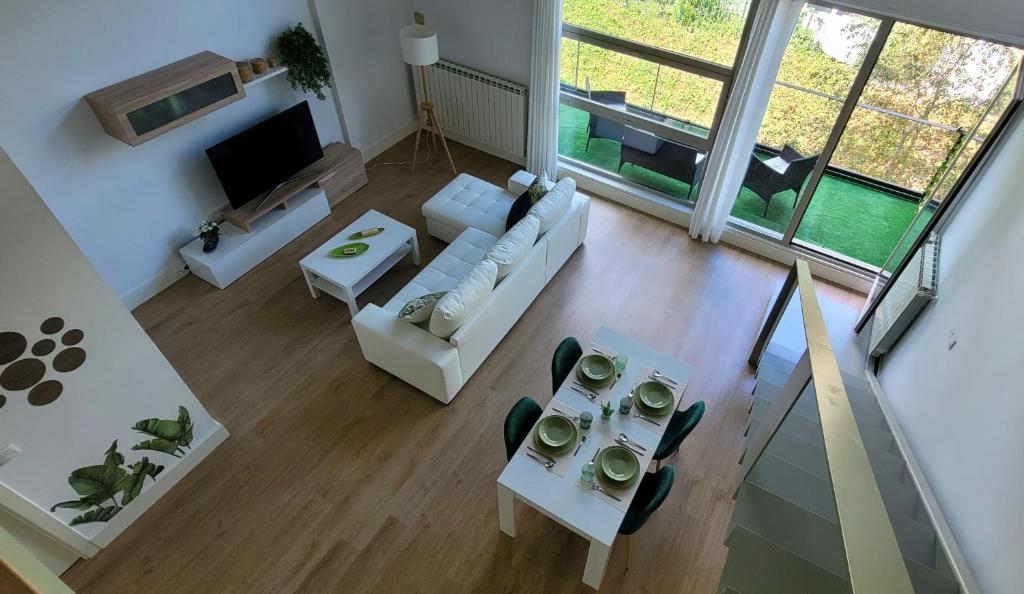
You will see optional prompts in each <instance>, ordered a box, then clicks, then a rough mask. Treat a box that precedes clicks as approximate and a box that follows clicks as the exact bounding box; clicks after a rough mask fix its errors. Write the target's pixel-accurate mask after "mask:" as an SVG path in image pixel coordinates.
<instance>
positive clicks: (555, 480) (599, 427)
mask: <svg viewBox="0 0 1024 594" xmlns="http://www.w3.org/2000/svg"><path fill="white" fill-rule="evenodd" d="M591 345H596V346H598V348H600V347H604V348H605V349H607V350H611V351H614V352H615V353H616V354H625V355H628V356H629V362H628V363H627V365H626V368H625V369H624V370H623V374H622V378H620V379H618V380H617V381H616V382H615V384H614V385H613V386H612V388H611V389H610V390H608V391H604V392H602V393H601V395H600V396H599V397H598V398H597V401H596V402H595V401H591V400H590V399H588V398H587V397H585V396H583V395H582V394H580V393H578V392H576V391H574V390H572V389H570V385H571V383H572V381H573V379H574V377H575V371H574V372H573V373H570V374H569V377H568V378H566V380H565V382H564V383H563V384H562V386H560V387H559V389H558V390H557V391H556V392H555V394H554V397H553V398H552V399H551V402H550V403H549V404H548V407H547V409H550V408H551V407H552V406H557V405H558V404H559V403H562V404H564V405H565V406H567V407H570V408H573V409H575V410H577V411H581V412H582V411H589V412H591V413H592V414H593V415H594V421H593V424H592V426H591V428H590V429H589V431H587V432H585V433H587V440H586V441H585V442H584V443H583V445H582V446H581V447H580V449H579V451H578V452H576V455H575V456H573V459H572V462H571V466H570V467H569V469H568V471H567V472H566V473H565V476H558V475H557V474H555V473H554V472H551V471H549V470H548V469H546V468H545V467H544V466H542V465H540V464H538V463H537V462H535V461H533V460H531V459H530V458H528V457H526V456H523V455H514V456H512V459H511V460H509V462H508V464H507V465H506V466H505V469H504V470H503V471H502V473H501V475H500V476H499V477H498V521H499V525H500V528H501V531H502V532H504V533H505V534H507V535H509V536H510V537H512V538H515V536H516V522H515V500H516V499H518V500H519V501H522V502H524V503H526V504H527V505H529V506H530V507H532V508H534V509H536V510H538V511H540V512H541V513H543V514H544V515H546V516H548V517H549V518H551V519H553V520H555V521H556V522H558V523H559V524H562V525H563V526H565V527H566V528H569V529H570V530H572V531H573V532H575V533H577V534H579V535H580V536H582V537H583V538H586V539H587V540H589V541H590V551H589V553H588V554H587V564H586V567H585V568H584V570H583V583H584V584H587V585H588V586H590V587H592V588H594V589H597V588H598V587H599V586H600V585H601V579H602V578H603V577H604V572H605V568H606V566H607V564H608V558H609V556H610V554H611V549H612V545H613V544H614V542H615V537H616V535H617V534H618V532H619V526H620V525H621V524H622V520H623V518H624V517H625V515H626V512H625V511H624V510H622V509H619V508H618V507H616V506H614V505H613V504H612V502H610V501H608V500H605V499H603V497H604V495H601V494H595V493H591V492H588V491H586V490H584V489H583V488H581V486H580V484H579V477H580V471H581V469H582V467H583V464H584V463H586V462H587V461H588V460H590V459H591V458H592V457H593V456H594V454H595V452H596V450H597V449H598V448H599V447H602V445H608V443H607V442H608V441H609V440H610V439H612V438H613V437H614V436H618V435H619V433H625V434H626V435H628V436H629V438H630V439H631V440H633V441H635V442H637V443H639V444H641V445H642V446H644V447H645V448H646V450H647V451H646V453H645V454H644V455H642V456H638V459H639V460H640V467H641V469H646V468H647V467H648V466H649V465H650V462H651V458H652V456H653V454H654V450H655V448H656V447H657V445H658V442H659V441H660V439H661V436H660V435H658V434H657V433H655V432H654V431H652V430H651V429H652V425H650V424H648V423H647V422H646V421H643V420H641V419H636V418H633V417H632V416H627V415H622V414H619V412H618V404H619V400H620V399H621V398H622V397H623V396H626V395H627V394H629V392H630V389H631V388H632V387H633V385H634V384H635V383H636V382H639V381H646V380H647V379H648V378H647V377H646V376H645V377H643V378H641V375H642V372H643V371H644V369H647V368H652V369H657V370H658V371H659V372H661V373H662V374H664V375H665V376H667V377H670V378H672V379H674V380H676V381H677V382H679V384H680V385H681V386H684V385H685V384H687V383H688V382H689V380H690V375H691V369H690V366H689V365H687V364H686V363H684V362H682V361H680V360H678V359H675V358H673V357H670V356H668V355H665V354H663V353H661V352H658V351H657V350H655V349H653V348H651V347H649V346H647V345H645V344H642V343H640V342H637V341H635V340H633V339H631V338H628V337H625V336H623V335H621V334H619V333H617V332H615V331H614V330H611V329H609V328H606V327H603V326H602V327H601V329H600V330H598V332H597V334H596V335H595V336H594V338H593V339H592V340H591V341H590V342H588V343H583V344H582V345H581V346H582V347H583V352H584V353H587V352H588V351H589V350H590V346H591ZM683 395H684V397H685V395H686V394H685V392H684V394H683ZM604 400H610V401H611V403H612V406H614V407H615V409H616V410H615V412H614V413H613V414H612V416H611V418H610V419H608V420H603V419H602V418H601V408H600V402H601V401H604ZM679 400H680V401H681V400H683V399H682V398H680V399H679ZM677 404H678V406H677V409H678V408H681V407H682V402H678V403H677ZM545 412H547V410H546V411H545ZM670 418H671V417H664V419H663V420H662V422H663V423H667V422H668V419H670ZM527 439H531V438H529V437H528V438H527ZM635 492H636V490H635V489H633V490H631V491H630V499H631V498H632V494H634V493H635ZM628 504H629V501H623V505H622V507H628Z"/></svg>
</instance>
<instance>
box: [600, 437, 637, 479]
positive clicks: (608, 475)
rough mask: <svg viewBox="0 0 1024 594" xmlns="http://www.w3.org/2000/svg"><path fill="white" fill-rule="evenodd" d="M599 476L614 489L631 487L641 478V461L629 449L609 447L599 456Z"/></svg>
mask: <svg viewBox="0 0 1024 594" xmlns="http://www.w3.org/2000/svg"><path fill="white" fill-rule="evenodd" d="M595 463H596V466H597V470H598V472H597V475H598V476H599V477H601V479H602V480H603V481H604V482H605V483H606V484H608V485H610V486H613V487H619V488H623V487H629V486H631V485H632V484H633V483H635V482H636V480H637V478H639V477H640V461H639V460H637V458H636V454H634V453H633V452H631V451H629V448H624V447H622V446H609V447H607V448H605V449H603V450H601V453H600V454H598V455H597V460H595Z"/></svg>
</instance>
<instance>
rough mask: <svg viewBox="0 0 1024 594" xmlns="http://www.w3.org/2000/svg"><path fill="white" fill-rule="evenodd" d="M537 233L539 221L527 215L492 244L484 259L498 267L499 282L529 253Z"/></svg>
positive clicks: (535, 241) (535, 240)
mask: <svg viewBox="0 0 1024 594" xmlns="http://www.w3.org/2000/svg"><path fill="white" fill-rule="evenodd" d="M539 232H540V219H538V218H537V217H535V216H532V215H527V216H525V217H523V219H522V220H521V221H519V222H518V223H516V224H515V225H513V226H512V228H511V229H509V230H508V231H507V232H506V233H505V234H504V235H502V236H501V237H500V238H498V241H496V242H494V245H493V246H491V249H490V251H489V252H487V255H486V256H484V258H486V259H488V260H490V261H492V262H494V263H495V264H497V265H498V280H499V281H500V280H501V279H503V278H505V277H506V276H508V273H510V272H512V269H514V268H515V267H516V266H517V265H518V264H519V262H520V260H522V259H523V258H525V257H526V254H528V253H530V248H532V247H533V244H535V243H537V234H538V233H539Z"/></svg>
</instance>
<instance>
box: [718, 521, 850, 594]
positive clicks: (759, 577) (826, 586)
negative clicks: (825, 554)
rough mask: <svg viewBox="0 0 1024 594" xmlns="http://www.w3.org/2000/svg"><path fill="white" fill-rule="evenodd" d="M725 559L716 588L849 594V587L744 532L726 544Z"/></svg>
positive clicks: (754, 593) (764, 593)
mask: <svg viewBox="0 0 1024 594" xmlns="http://www.w3.org/2000/svg"><path fill="white" fill-rule="evenodd" d="M726 545H727V546H728V547H729V556H728V557H727V558H726V561H725V568H724V569H723V570H722V577H721V578H720V581H719V589H720V591H723V592H737V593H742V594H793V593H794V592H814V593H815V594H850V592H851V590H850V584H849V582H848V581H847V580H844V579H842V578H839V577H837V576H835V575H833V574H831V573H829V572H827V571H825V570H823V569H821V568H820V567H815V566H814V565H813V564H811V563H808V562H807V561H805V560H803V559H801V558H800V557H798V556H796V555H794V554H792V553H791V552H789V551H787V550H786V549H784V548H782V547H779V546H777V545H775V544H773V543H771V542H770V541H768V540H765V539H763V538H761V537H759V536H757V535H755V534H752V533H750V532H747V531H743V530H740V531H736V532H733V533H732V535H730V537H729V539H728V540H727V541H726Z"/></svg>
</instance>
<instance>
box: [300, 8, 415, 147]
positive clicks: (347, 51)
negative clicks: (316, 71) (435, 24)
mask: <svg viewBox="0 0 1024 594" xmlns="http://www.w3.org/2000/svg"><path fill="white" fill-rule="evenodd" d="M315 2H316V9H317V12H318V13H319V16H320V24H321V27H322V28H323V32H324V45H325V46H326V49H327V52H328V56H329V57H330V61H331V69H332V73H333V74H334V78H335V80H338V81H342V82H341V83H340V84H339V86H338V92H339V95H340V98H341V104H342V110H343V112H344V114H345V122H346V125H347V128H348V134H349V141H350V142H351V143H352V145H353V146H355V147H356V148H359V149H361V150H362V151H363V158H364V159H367V160H369V159H371V158H373V157H374V156H376V154H377V153H379V152H380V151H382V150H384V149H385V148H387V147H388V146H390V145H391V144H393V143H395V142H397V141H398V140H400V139H401V138H403V137H404V136H406V135H408V134H409V133H410V132H411V131H413V130H415V126H416V123H415V118H416V106H415V101H414V98H413V94H412V83H411V74H410V71H409V66H408V65H407V64H406V63H405V62H403V61H402V48H401V44H400V42H399V37H398V30H399V29H400V28H401V26H402V25H403V24H404V21H403V20H402V6H401V1H400V0H375V1H373V2H365V1H363V0H315Z"/></svg>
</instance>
